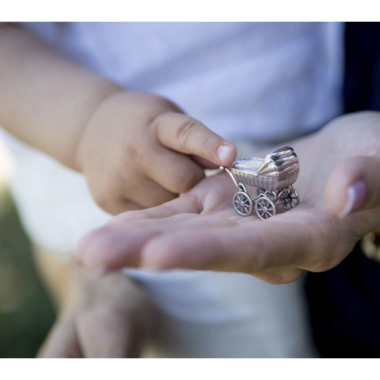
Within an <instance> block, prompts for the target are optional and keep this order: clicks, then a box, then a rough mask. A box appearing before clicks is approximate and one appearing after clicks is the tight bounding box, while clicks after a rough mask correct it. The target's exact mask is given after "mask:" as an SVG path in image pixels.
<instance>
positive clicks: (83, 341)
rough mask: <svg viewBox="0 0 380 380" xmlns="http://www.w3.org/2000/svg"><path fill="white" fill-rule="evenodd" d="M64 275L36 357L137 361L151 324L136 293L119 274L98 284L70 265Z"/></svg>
mask: <svg viewBox="0 0 380 380" xmlns="http://www.w3.org/2000/svg"><path fill="white" fill-rule="evenodd" d="M51 261H52V260H50V262H51ZM60 269H61V271H62V266H60ZM65 269H66V272H67V276H66V279H67V281H66V282H65V283H64V284H61V285H62V286H61V292H60V294H58V295H60V296H61V297H59V298H58V301H59V304H58V306H59V308H58V317H57V320H56V321H55V324H54V326H53V328H52V330H51V331H50V333H49V335H48V337H47V338H46V341H45V342H44V344H43V346H42V347H41V349H40V351H39V353H38V356H39V357H40V358H126V357H139V356H140V354H141V351H142V349H143V346H144V342H145V341H146V339H148V337H149V334H151V333H153V331H154V326H155V320H156V312H155V310H154V308H153V307H152V306H151V305H150V303H149V302H148V301H147V299H146V298H145V296H144V294H143V293H142V291H141V290H140V289H139V288H138V287H137V286H136V285H135V284H134V283H133V282H132V281H131V280H130V279H128V277H127V276H125V275H124V274H122V273H116V274H113V275H111V276H108V277H106V278H98V277H94V276H89V275H87V274H85V273H83V271H80V270H78V269H77V268H75V266H73V265H72V266H70V267H69V266H67V267H66V268H65ZM50 272H51V271H49V273H50ZM49 273H48V274H49Z"/></svg>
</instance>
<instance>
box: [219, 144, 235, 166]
mask: <svg viewBox="0 0 380 380" xmlns="http://www.w3.org/2000/svg"><path fill="white" fill-rule="evenodd" d="M231 151H232V147H231V146H229V145H220V146H219V148H218V149H217V150H216V156H217V157H218V159H219V161H221V162H223V161H224V160H225V159H226V158H228V156H229V155H230V154H231Z"/></svg>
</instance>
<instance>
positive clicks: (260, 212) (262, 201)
mask: <svg viewBox="0 0 380 380" xmlns="http://www.w3.org/2000/svg"><path fill="white" fill-rule="evenodd" d="M255 209H256V214H257V216H258V217H259V218H260V219H261V220H267V219H269V218H271V217H272V216H275V215H276V206H275V205H274V203H273V202H272V201H271V200H270V199H269V198H267V197H265V196H261V197H260V198H259V199H257V201H256V204H255Z"/></svg>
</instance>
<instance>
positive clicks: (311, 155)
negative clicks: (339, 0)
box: [77, 112, 380, 283]
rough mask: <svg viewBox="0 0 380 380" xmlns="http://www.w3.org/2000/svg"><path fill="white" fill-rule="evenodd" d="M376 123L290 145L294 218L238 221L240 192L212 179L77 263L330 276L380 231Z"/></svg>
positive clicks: (341, 127) (92, 244)
mask: <svg viewBox="0 0 380 380" xmlns="http://www.w3.org/2000/svg"><path fill="white" fill-rule="evenodd" d="M379 115H380V114H379V113H374V112H366V113H358V114H353V115H347V116H344V117H341V118H338V119H336V120H335V121H333V122H332V123H330V124H328V125H327V126H326V127H325V128H323V129H322V130H321V131H320V132H318V133H316V134H314V135H312V136H309V137H306V138H303V139H300V140H297V141H294V142H291V143H289V145H291V146H293V148H294V149H295V151H296V153H297V154H298V156H299V160H300V164H301V171H300V176H299V179H298V181H297V182H296V184H295V188H296V189H297V191H298V192H299V194H300V197H301V204H300V205H299V206H297V207H296V208H295V209H292V210H291V211H288V212H286V213H282V214H279V215H276V216H275V217H273V218H270V219H269V220H266V221H264V222H263V221H261V220H260V219H258V218H257V217H256V216H255V215H252V216H249V217H246V218H244V217H241V216H239V215H237V214H236V212H235V211H234V209H233V206H232V196H233V194H234V192H236V188H235V187H234V185H233V184H232V181H231V180H230V178H228V176H227V175H226V174H223V175H217V176H214V177H212V178H208V179H205V180H203V181H202V182H201V183H200V184H198V185H197V186H196V187H195V188H194V189H193V190H191V191H190V192H189V193H187V194H186V195H185V196H183V197H182V198H178V199H175V200H173V201H171V202H168V203H166V204H164V205H162V206H159V207H155V208H152V209H149V210H144V211H133V212H127V213H124V214H121V215H119V216H117V217H115V218H114V219H113V220H112V221H111V222H109V223H108V224H106V225H105V226H104V227H102V228H100V229H98V230H95V231H93V232H92V233H90V234H89V235H87V236H86V237H85V238H84V239H83V240H82V242H81V244H80V245H79V247H78V254H77V259H78V262H79V264H81V265H82V266H83V267H84V268H86V269H88V270H99V269H100V268H102V270H103V271H110V270H115V269H117V268H121V267H125V266H141V267H143V268H147V269H151V270H168V269H173V268H186V269H194V270H215V271H233V272H242V273H248V274H252V275H254V276H256V277H259V278H261V279H263V280H265V281H267V282H270V283H287V282H291V281H294V280H295V279H297V278H298V277H299V276H300V275H301V274H302V271H303V270H309V271H313V272H319V271H325V270H328V269H330V268H332V267H334V266H335V265H337V264H338V263H339V262H341V261H342V260H343V259H344V258H345V257H346V256H347V255H348V254H349V253H350V252H351V250H352V248H353V246H354V244H355V243H356V242H357V241H358V240H359V239H360V238H361V237H362V236H363V235H365V234H366V233H368V232H370V231H372V230H373V229H375V228H376V227H378V226H379V225H380V207H379V205H380V175H379V173H380V116H379ZM265 154H266V152H264V153H263V155H265Z"/></svg>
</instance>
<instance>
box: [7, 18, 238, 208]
mask: <svg viewBox="0 0 380 380" xmlns="http://www.w3.org/2000/svg"><path fill="white" fill-rule="evenodd" d="M0 56H1V59H0V83H1V86H0V125H1V126H2V127H4V128H5V129H7V130H8V131H9V132H10V133H11V134H13V135H15V136H16V137H18V138H19V139H21V140H23V141H24V142H26V143H28V144H30V145H32V146H33V147H35V148H37V149H40V150H42V151H43V152H45V153H47V154H49V155H51V156H52V157H54V158H56V159H57V160H58V161H60V162H61V163H63V164H64V165H66V166H68V167H70V168H72V169H74V170H77V171H80V172H82V173H83V174H84V175H85V177H86V179H87V181H88V184H89V187H90V190H91V193H92V195H93V197H94V200H95V201H96V202H97V203H98V205H99V206H100V207H102V208H103V209H104V210H105V211H108V212H109V213H111V214H118V213H120V212H123V211H127V210H135V209H140V208H142V207H151V206H156V205H159V204H162V203H163V202H167V201H169V200H171V199H174V198H176V197H177V196H178V194H179V193H182V192H186V191H188V190H190V189H191V188H192V187H193V186H194V185H195V184H196V183H198V182H199V181H200V180H201V179H202V178H203V177H204V173H203V169H204V167H209V166H212V165H217V166H219V165H229V164H231V163H232V161H233V160H234V158H235V155H236V150H235V148H234V146H233V145H232V144H230V143H229V142H227V141H226V140H224V139H223V138H221V137H220V136H218V135H216V134H215V133H213V132H211V131H210V130H209V129H208V128H207V127H205V126H204V125H203V124H202V123H200V122H199V121H197V120H195V119H192V118H191V117H189V116H186V115H184V114H183V112H182V111H181V110H180V108H179V107H178V106H176V105H175V104H174V103H172V102H171V101H169V100H167V99H163V98H161V97H158V96H155V95H151V94H139V93H132V92H127V91H125V90H124V89H122V88H120V87H119V86H118V85H116V84H115V83H112V82H110V81H108V80H107V79H105V78H102V77H101V76H99V75H97V74H95V73H92V72H90V71H87V70H85V69H83V68H81V67H79V66H77V65H76V64H75V63H73V62H71V61H70V60H69V59H68V58H67V57H64V56H63V55H61V54H60V53H58V52H56V51H55V50H54V49H52V48H51V47H48V46H47V45H45V44H44V43H43V42H41V41H39V40H38V39H37V38H35V37H33V36H32V35H29V34H28V33H27V32H26V31H24V30H22V29H20V28H18V27H15V26H12V25H2V26H0Z"/></svg>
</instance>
